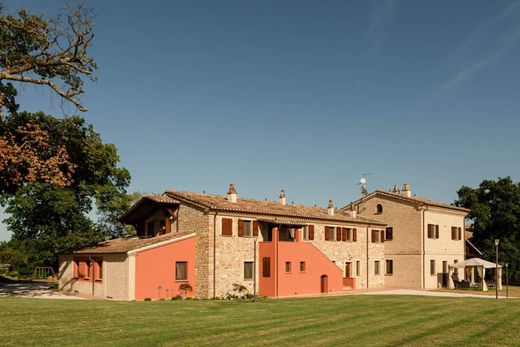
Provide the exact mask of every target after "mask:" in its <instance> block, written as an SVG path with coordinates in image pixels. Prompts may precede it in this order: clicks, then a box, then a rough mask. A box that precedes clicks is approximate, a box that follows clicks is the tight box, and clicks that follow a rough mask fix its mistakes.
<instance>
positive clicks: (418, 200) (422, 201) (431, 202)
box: [341, 190, 469, 212]
mask: <svg viewBox="0 0 520 347" xmlns="http://www.w3.org/2000/svg"><path fill="white" fill-rule="evenodd" d="M376 194H380V195H383V196H388V197H392V198H396V199H401V200H406V201H410V202H414V203H418V204H426V205H431V206H437V207H443V208H448V209H452V210H458V211H461V212H469V210H468V209H467V208H463V207H458V206H455V205H450V204H446V203H444V202H439V201H435V200H430V199H426V198H422V197H419V196H412V197H408V196H404V195H402V194H399V193H392V192H386V191H384V190H375V191H373V192H372V193H370V194H368V195H367V196H364V197H362V198H360V199H358V200H356V201H353V202H351V203H350V204H348V205H346V206H344V207H342V208H341V210H344V209H346V208H348V207H349V206H351V205H356V204H358V203H360V202H362V201H364V200H366V199H368V198H370V197H372V196H374V195H376Z"/></svg>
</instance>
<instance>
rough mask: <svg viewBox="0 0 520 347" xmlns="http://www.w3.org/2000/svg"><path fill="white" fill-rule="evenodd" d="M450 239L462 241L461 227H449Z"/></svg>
mask: <svg viewBox="0 0 520 347" xmlns="http://www.w3.org/2000/svg"><path fill="white" fill-rule="evenodd" d="M451 239H452V240H456V241H460V240H462V228H461V227H451Z"/></svg>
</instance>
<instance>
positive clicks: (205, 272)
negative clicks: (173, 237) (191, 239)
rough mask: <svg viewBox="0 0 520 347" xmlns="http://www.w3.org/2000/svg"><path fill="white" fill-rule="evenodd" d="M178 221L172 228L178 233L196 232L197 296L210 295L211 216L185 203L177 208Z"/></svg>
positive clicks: (204, 296)
mask: <svg viewBox="0 0 520 347" xmlns="http://www.w3.org/2000/svg"><path fill="white" fill-rule="evenodd" d="M177 216H178V221H176V222H174V225H173V226H172V229H173V230H174V232H180V233H185V232H186V233H191V232H195V233H197V240H196V245H195V249H196V257H195V278H196V281H197V290H196V292H197V297H201V298H206V297H209V296H210V292H209V287H208V286H209V277H210V272H209V271H210V270H209V266H210V258H211V254H210V249H209V244H210V240H209V237H210V230H212V224H211V225H210V221H211V223H212V220H213V216H210V215H208V214H207V213H204V212H202V211H200V210H198V209H195V208H193V207H190V206H187V205H180V206H179V210H178V214H177Z"/></svg>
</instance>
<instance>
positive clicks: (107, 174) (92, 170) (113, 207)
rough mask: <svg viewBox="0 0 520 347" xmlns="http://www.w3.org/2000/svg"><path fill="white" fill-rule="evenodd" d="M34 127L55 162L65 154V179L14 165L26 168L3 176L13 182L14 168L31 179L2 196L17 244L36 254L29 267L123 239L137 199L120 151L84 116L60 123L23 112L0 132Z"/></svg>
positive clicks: (61, 167)
mask: <svg viewBox="0 0 520 347" xmlns="http://www.w3.org/2000/svg"><path fill="white" fill-rule="evenodd" d="M28 126H30V127H31V128H32V129H38V133H40V132H41V133H42V134H45V136H46V139H45V141H43V144H44V145H42V144H41V143H40V142H39V141H38V140H36V141H35V144H34V145H35V146H43V148H39V147H38V152H40V151H41V152H42V153H44V154H47V152H49V153H50V154H49V155H50V156H51V158H53V155H54V154H55V153H56V152H58V153H59V152H62V153H63V154H62V155H61V159H62V161H56V162H55V163H54V164H53V165H55V166H56V168H57V170H56V171H57V172H60V175H59V177H55V176H54V174H53V175H51V176H50V177H44V175H45V172H44V171H42V172H38V171H36V172H34V171H35V170H33V169H32V168H31V165H26V163H25V162H24V161H21V162H20V163H18V162H17V161H14V162H15V163H17V164H19V166H20V168H17V167H16V165H14V164H12V165H10V166H7V168H6V170H4V172H2V173H3V174H4V177H6V178H9V177H8V176H9V174H10V172H9V170H10V169H13V170H14V173H13V174H12V175H15V174H16V173H19V172H21V173H22V174H23V175H22V176H23V177H30V178H31V179H27V178H25V179H21V180H20V182H18V183H17V184H14V185H12V186H7V187H4V188H13V189H12V190H11V189H4V190H3V191H2V194H1V197H2V202H3V203H4V205H6V206H7V208H6V212H7V213H8V214H9V218H7V220H6V224H7V226H8V227H9V229H10V230H11V231H12V233H13V236H12V240H13V242H14V244H15V245H16V246H19V247H22V248H23V249H24V250H25V251H26V253H27V254H30V256H29V262H30V263H31V264H35V265H36V264H52V265H55V264H56V256H55V252H56V251H58V250H65V251H67V250H73V249H77V248H78V247H81V246H84V245H86V244H91V243H94V242H97V241H100V240H102V239H106V238H113V237H119V236H122V235H123V234H124V233H125V230H124V229H123V227H122V225H120V224H119V223H118V222H117V219H116V217H117V216H118V215H119V213H121V212H122V211H124V210H126V209H127V208H128V206H129V203H130V200H131V196H128V195H127V193H126V187H127V186H128V184H129V182H130V174H129V172H128V171H127V170H126V169H124V168H121V167H119V166H118V164H119V156H118V154H117V150H116V148H115V146H114V145H112V144H105V143H103V141H102V140H101V137H100V136H99V134H98V133H96V132H95V131H94V130H93V128H92V126H91V125H87V124H85V121H84V120H83V119H82V118H81V117H78V116H73V117H67V118H64V119H58V118H55V117H52V116H49V115H46V114H44V113H36V114H32V113H26V112H20V113H17V114H16V115H13V116H10V117H9V118H8V119H7V120H6V121H4V122H2V123H0V133H4V134H5V133H13V134H16V130H17V129H20V127H28ZM13 137H15V140H14V143H15V144H17V142H16V136H15V135H13ZM24 141H28V140H27V139H25V138H23V136H21V137H20V140H19V141H18V143H20V142H24ZM24 143H26V142H24ZM41 156H43V154H42V155H41ZM51 160H52V159H51ZM54 180H57V182H54ZM7 181H9V180H7ZM92 211H94V212H97V213H98V214H99V216H98V217H99V218H98V220H97V222H92V221H91V219H90V218H89V216H88V215H89V213H91V212H92Z"/></svg>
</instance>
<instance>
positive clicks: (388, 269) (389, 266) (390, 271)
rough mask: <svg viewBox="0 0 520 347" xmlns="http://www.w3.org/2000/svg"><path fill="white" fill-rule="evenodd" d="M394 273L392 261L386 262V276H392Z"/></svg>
mask: <svg viewBox="0 0 520 347" xmlns="http://www.w3.org/2000/svg"><path fill="white" fill-rule="evenodd" d="M393 273H394V261H393V260H387V261H386V274H387V275H392V274H393Z"/></svg>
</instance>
